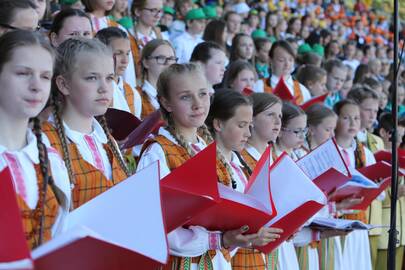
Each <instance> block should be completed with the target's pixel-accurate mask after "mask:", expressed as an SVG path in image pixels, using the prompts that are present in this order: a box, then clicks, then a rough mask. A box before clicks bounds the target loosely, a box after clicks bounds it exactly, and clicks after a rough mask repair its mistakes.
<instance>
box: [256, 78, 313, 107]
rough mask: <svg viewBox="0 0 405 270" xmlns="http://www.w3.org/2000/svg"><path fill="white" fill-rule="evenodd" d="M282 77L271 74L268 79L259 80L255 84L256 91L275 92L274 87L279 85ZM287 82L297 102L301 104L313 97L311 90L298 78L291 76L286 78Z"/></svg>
mask: <svg viewBox="0 0 405 270" xmlns="http://www.w3.org/2000/svg"><path fill="white" fill-rule="evenodd" d="M279 80H280V78H279V77H277V76H275V75H271V76H270V77H269V78H267V79H262V80H260V81H258V82H257V83H256V85H255V87H254V88H255V91H256V92H265V93H273V89H274V88H275V87H276V86H277V84H278V82H279ZM284 81H285V84H286V85H287V87H288V90H290V92H291V94H292V95H293V96H294V97H295V102H296V103H297V104H298V105H301V104H303V103H305V102H307V101H308V100H310V99H311V93H310V92H309V90H308V89H307V88H306V87H305V86H304V85H302V84H300V83H299V82H298V81H297V80H294V79H293V78H292V77H291V76H289V77H288V78H284Z"/></svg>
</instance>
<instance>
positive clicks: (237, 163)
mask: <svg viewBox="0 0 405 270" xmlns="http://www.w3.org/2000/svg"><path fill="white" fill-rule="evenodd" d="M231 162H232V163H233V164H235V165H236V166H239V168H244V166H243V165H242V163H241V162H240V160H239V158H238V156H237V155H236V153H235V152H234V151H232V156H231Z"/></svg>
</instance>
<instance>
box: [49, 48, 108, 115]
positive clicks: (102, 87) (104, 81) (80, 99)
mask: <svg viewBox="0 0 405 270" xmlns="http://www.w3.org/2000/svg"><path fill="white" fill-rule="evenodd" d="M72 70H73V72H72V73H71V75H70V76H69V77H68V78H63V77H62V76H58V78H57V82H59V83H58V88H59V90H60V91H61V92H62V93H63V95H64V96H65V101H66V109H70V110H73V111H76V113H77V114H79V115H81V116H83V117H94V116H99V115H102V114H104V113H105V112H106V111H107V109H108V107H109V106H110V105H111V102H112V95H113V81H114V61H113V58H112V57H111V56H108V55H101V54H96V53H87V52H83V53H80V55H78V56H77V62H76V65H75V66H74V67H72ZM62 80H64V83H62Z"/></svg>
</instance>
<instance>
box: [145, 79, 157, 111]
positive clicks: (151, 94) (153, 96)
mask: <svg viewBox="0 0 405 270" xmlns="http://www.w3.org/2000/svg"><path fill="white" fill-rule="evenodd" d="M142 91H144V92H145V93H146V95H147V96H148V98H149V101H150V103H151V104H152V106H153V108H155V109H156V110H157V109H159V108H160V105H159V101H158V99H157V90H156V88H155V87H153V85H152V84H150V82H148V81H147V80H145V82H144V83H143V85H142Z"/></svg>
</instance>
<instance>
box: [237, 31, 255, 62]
mask: <svg viewBox="0 0 405 270" xmlns="http://www.w3.org/2000/svg"><path fill="white" fill-rule="evenodd" d="M253 53H254V44H253V40H252V38H250V37H248V36H243V37H241V38H240V39H239V44H238V55H239V56H240V57H241V58H242V59H244V60H250V59H252V57H253Z"/></svg>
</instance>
